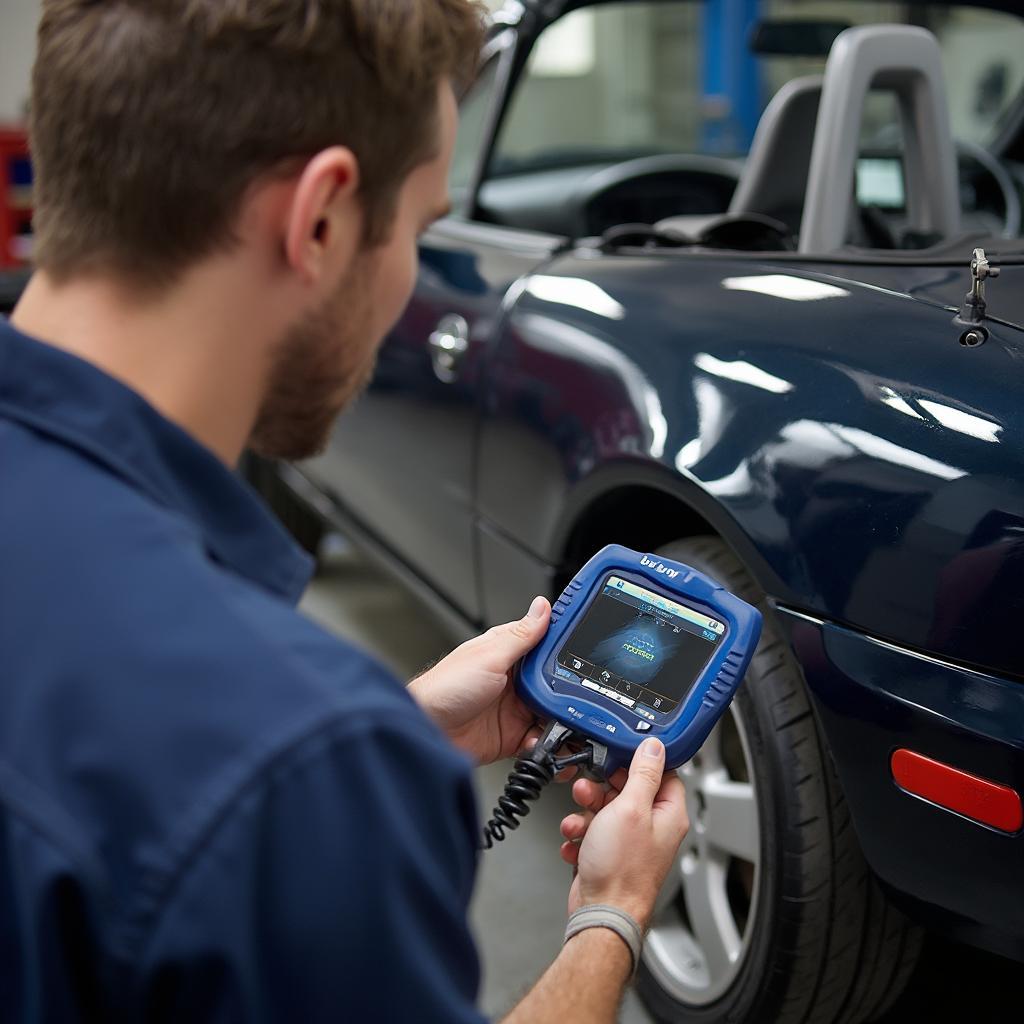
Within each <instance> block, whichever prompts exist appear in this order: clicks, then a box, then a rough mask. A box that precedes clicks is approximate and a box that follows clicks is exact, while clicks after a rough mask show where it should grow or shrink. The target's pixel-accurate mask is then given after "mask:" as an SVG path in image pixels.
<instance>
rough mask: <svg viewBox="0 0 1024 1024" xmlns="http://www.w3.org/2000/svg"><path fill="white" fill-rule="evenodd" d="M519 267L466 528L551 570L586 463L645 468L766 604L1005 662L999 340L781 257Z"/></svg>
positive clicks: (591, 260)
mask: <svg viewBox="0 0 1024 1024" xmlns="http://www.w3.org/2000/svg"><path fill="white" fill-rule="evenodd" d="M1014 269H1016V268H1014ZM947 273H948V274H950V275H954V274H955V273H956V272H955V271H954V270H952V269H951V270H949V271H947ZM899 274H900V271H899V270H894V271H893V273H892V277H893V278H894V282H893V283H894V284H895V283H896V279H898V277H899ZM538 277H539V283H538V281H537V280H531V281H527V282H525V283H522V284H521V285H520V286H519V289H518V290H519V297H518V299H517V301H516V302H515V304H514V306H512V308H511V310H510V312H509V315H508V318H507V321H506V324H505V330H504V333H503V337H502V339H501V341H500V343H499V344H498V346H497V348H496V350H495V353H494V362H493V364H492V366H491V370H490V372H489V374H488V377H487V381H486V383H485V386H486V394H485V398H484V407H485V408H486V410H487V415H486V417H485V419H484V422H483V424H482V427H481V441H480V457H479V466H478V478H479V482H478V501H479V512H480V515H481V517H482V519H483V520H484V521H485V522H487V523H489V524H493V526H494V527H495V528H497V529H498V530H500V531H501V532H502V533H503V534H506V535H507V536H509V537H510V538H512V539H513V540H515V541H516V542H518V544H520V545H521V546H522V547H523V548H525V549H526V550H527V551H530V552H533V553H534V554H535V555H536V556H538V557H539V558H541V559H542V560H543V561H545V562H548V563H549V564H557V562H558V560H559V558H560V557H561V555H562V552H561V550H560V545H562V544H564V541H565V536H566V531H567V530H568V529H570V528H571V521H572V517H573V515H574V514H576V513H575V510H577V509H578V508H579V505H580V502H579V501H578V500H576V499H575V497H574V493H575V492H576V491H577V490H578V489H579V488H583V487H586V485H587V480H588V477H589V476H590V475H591V474H592V473H594V472H596V471H597V470H598V469H599V468H603V467H607V466H609V465H610V464H615V465H616V466H617V468H618V476H619V479H620V486H622V485H625V483H626V482H627V481H629V480H630V479H631V473H630V469H631V467H639V466H640V465H643V464H650V463H654V464H657V465H658V466H659V467H660V469H661V470H662V471H663V472H664V473H665V475H666V476H667V477H674V478H675V484H674V491H675V492H676V493H677V494H678V495H679V496H680V498H681V499H682V500H683V501H687V502H695V503H696V504H697V506H698V509H699V510H700V511H701V512H702V514H704V515H705V517H706V518H708V517H710V520H711V522H712V525H713V526H714V527H715V528H716V529H717V530H718V531H719V532H721V533H722V535H723V536H724V537H725V538H726V539H727V540H730V541H734V540H735V538H736V537H737V535H742V537H743V538H745V543H744V544H739V545H735V546H737V547H738V548H745V549H746V550H740V554H741V555H743V556H744V557H745V560H746V561H747V563H748V565H749V566H750V568H751V569H752V571H754V572H755V574H756V575H757V577H758V579H759V582H760V583H761V585H762V586H763V587H764V589H765V590H766V592H767V593H769V594H771V595H773V596H774V597H776V598H777V599H779V600H782V601H784V602H786V603H789V604H792V605H794V606H796V607H801V608H804V609H806V610H808V611H812V612H814V613H816V614H820V615H821V616H823V617H825V618H829V619H832V620H835V621H839V622H844V623H848V624H851V625H853V626H855V627H858V628H860V629H863V630H864V631H865V632H869V633H871V634H873V635H876V636H879V637H882V638H886V639H889V640H892V641H893V642H896V643H899V644H903V645H905V646H908V647H911V648H919V649H922V650H928V651H931V652H932V653H934V654H936V655H939V656H942V657H948V658H951V659H953V660H959V661H963V662H967V663H970V664H975V665H978V666H982V667H987V668H989V669H992V670H995V671H1000V672H1004V673H1009V674H1018V672H1019V670H1020V658H1019V655H1018V654H1017V653H1016V650H1015V646H1016V637H1015V636H1014V632H1013V629H1012V626H1011V624H1012V623H1013V622H1014V621H1016V619H1017V618H1018V616H1020V614H1021V613H1022V612H1024V594H1022V593H1021V591H1020V588H1019V587H1018V586H1017V584H1016V580H1015V578H1014V577H1015V573H1014V572H1013V567H1014V564H1015V562H1016V560H1017V559H1018V558H1019V557H1021V556H1024V548H1022V547H1021V541H1022V538H1024V534H1022V530H1024V487H1022V486H1021V483H1020V482H1019V481H1020V480H1021V468H1022V467H1021V459H1020V455H1019V453H1020V452H1021V451H1022V450H1024V436H1022V434H1024V418H1022V417H1021V415H1020V412H1019V403H1018V402H1017V399H1016V396H1015V393H1014V390H1013V389H1008V388H1007V387H1006V386H1005V382H1006V380H1007V379H1013V377H1014V376H1015V375H1016V374H1018V373H1019V372H1020V371H1021V369H1022V368H1024V364H1022V359H1024V337H1022V336H1021V335H1020V333H1019V332H1018V331H1016V330H1014V329H1012V328H1006V327H1003V326H1000V325H993V326H992V328H991V336H990V338H989V341H988V342H987V343H986V344H985V345H982V346H980V347H979V348H975V349H968V348H965V347H964V346H962V345H960V344H959V342H958V334H959V332H958V331H957V330H956V328H955V327H954V326H953V325H952V323H951V319H952V318H951V314H950V312H949V311H948V310H947V309H945V308H943V307H942V306H939V305H935V304H932V303H928V302H920V301H914V300H912V299H909V298H908V297H907V296H905V295H902V294H900V293H899V292H897V291H895V290H885V289H882V288H880V287H878V286H877V285H871V286H865V285H863V284H860V283H858V282H856V281H851V280H849V279H840V278H837V277H835V276H834V275H831V274H830V275H828V276H827V277H826V276H823V275H816V274H813V273H811V272H810V271H809V270H808V269H807V268H806V267H803V266H801V267H794V266H787V265H785V264H783V263H781V262H780V263H775V264H767V263H753V262H748V261H742V260H735V261H731V260H715V261H705V260H701V259H699V258H693V259H680V258H658V257H643V256H635V255H634V256H595V255H594V254H588V253H585V252H573V253H566V254H563V255H561V256H559V257H558V258H557V259H556V260H555V261H554V262H553V263H552V264H551V265H549V266H548V267H546V268H545V269H544V272H543V274H542V275H538ZM1013 282H1014V276H1013V275H1011V274H1010V273H1007V278H1006V279H1004V280H1003V281H1001V282H1000V284H1005V291H1006V293H1007V295H1008V296H1009V295H1010V294H1011V293H1012V290H1013ZM960 285H962V286H963V288H964V290H966V286H967V285H966V278H964V279H963V280H961V281H960V282H958V283H957V284H956V285H954V286H955V287H960ZM560 289H561V291H560ZM751 289H755V290H751ZM757 289H760V290H757ZM809 296H810V297H809ZM1007 307H1008V308H1011V309H1012V304H1010V303H1009V302H1008V303H1007ZM726 311H727V312H726ZM636 479H637V480H640V479H641V476H640V474H639V473H638V474H637V475H636ZM697 495H700V500H699V501H697ZM751 548H752V549H753V552H752V551H751V550H750V549H751ZM484 572H485V575H486V572H487V570H486V567H485V569H484ZM965 575H969V576H970V577H971V579H972V581H973V582H972V585H971V587H965V586H964V576H965Z"/></svg>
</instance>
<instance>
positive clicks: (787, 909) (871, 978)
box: [637, 537, 921, 1024]
mask: <svg viewBox="0 0 1024 1024" xmlns="http://www.w3.org/2000/svg"><path fill="white" fill-rule="evenodd" d="M660 553H661V554H665V555H669V556H670V557H672V558H673V559H676V560H677V561H680V562H684V563H686V564H687V565H691V566H693V567H694V568H696V569H699V570H700V571H701V572H705V573H707V574H708V575H709V576H711V577H712V578H714V579H716V580H718V581H719V582H720V583H721V584H722V585H723V586H725V587H727V588H728V589H729V590H731V591H733V592H734V593H736V594H739V595H740V596H741V597H743V598H744V599H745V600H746V601H749V602H750V603H751V604H755V605H757V606H758V607H760V609H761V611H762V613H763V614H764V616H765V621H764V630H763V633H762V638H761V643H760V645H759V647H758V650H757V653H756V654H755V656H754V659H753V661H752V662H751V665H750V668H749V669H748V671H747V676H746V681H745V682H744V684H743V685H742V686H741V687H740V689H739V691H738V693H737V695H736V698H735V699H734V701H733V703H732V706H731V708H730V710H729V711H728V712H727V713H726V715H725V716H723V718H722V720H721V722H720V723H719V724H718V726H717V727H716V728H715V730H714V731H713V732H712V734H711V736H709V738H708V741H707V743H705V745H704V747H703V748H702V749H701V751H700V752H699V753H698V754H697V756H695V757H694V758H693V760H692V761H690V762H689V763H688V764H687V765H684V766H683V767H682V768H681V769H680V775H681V776H682V778H683V781H684V782H685V783H686V785H687V804H688V811H689V817H690V822H691V827H690V834H689V835H688V836H687V838H686V840H685V841H684V843H683V846H682V848H681V849H680V856H679V860H678V863H677V865H676V867H675V870H674V871H673V872H672V873H671V874H670V876H669V878H668V879H667V880H666V884H665V887H664V888H663V890H662V893H661V896H660V899H659V904H658V907H657V910H656V912H655V916H654V919H653V923H652V926H651V931H650V934H649V936H648V939H647V943H646V945H645V947H644V956H643V961H642V963H641V965H640V970H639V972H638V975H637V990H638V992H639V994H640V996H641V998H642V999H643V1000H644V1002H645V1003H646V1004H647V1007H648V1009H649V1010H650V1011H651V1013H652V1014H653V1015H654V1017H655V1019H656V1020H658V1021H659V1022H663V1024H669V1022H673V1024H674V1022H680V1021H687V1022H691V1021H693V1022H706V1024H717V1022H722V1024H725V1022H729V1024H744V1022H750V1024H754V1022H762V1021H769V1020H770V1021H773V1022H778V1024H789V1022H792V1024H797V1022H813V1024H819V1022H820V1024H831V1022H837V1024H859V1022H862V1021H870V1020H872V1019H874V1018H875V1017H877V1016H879V1015H880V1014H881V1013H883V1012H884V1011H885V1010H886V1009H887V1008H888V1007H889V1006H890V1005H891V1003H892V1002H893V1001H895V999H896V998H897V997H898V996H899V994H900V992H901V991H902V990H903V988H904V986H905V985H906V982H907V979H908V978H909V976H910V973H911V971H912V969H913V967H914V964H915V962H916V961H917V958H918V955H919V952H920V946H921V933H920V931H919V929H917V928H916V927H915V926H914V925H912V924H910V922H909V921H907V919H906V918H904V917H903V916H902V915H901V914H900V913H899V912H898V911H896V910H895V909H894V908H893V907H892V906H890V905H889V903H888V901H887V900H886V899H885V897H884V896H883V894H882V892H881V890H880V889H879V887H878V885H877V884H876V882H875V881H874V879H873V878H872V877H871V875H870V873H869V871H868V868H867V865H866V864H865V862H864V858H863V856H862V854H861V852H860V848H859V846H858V845H857V839H856V836H855V834H854V831H853V827H852V824H851V821H850V816H849V811H848V809H847V806H846V801H845V800H844V798H843V795H842V792H841V791H840V789H839V784H838V780H837V778H836V776H835V772H834V769H833V766H832V763H831V759H830V756H829V753H828V751H827V748H826V746H825V742H824V739H823V737H822V736H821V734H820V733H819V730H818V726H817V723H816V721H815V718H814V715H813V712H812V709H811V706H810V700H809V697H808V694H807V690H806V688H805V686H804V683H803V680H802V678H801V676H800V671H799V668H798V666H797V665H796V663H795V661H794V660H793V657H792V655H791V654H790V651H789V648H788V645H787V644H786V642H785V641H784V639H783V638H782V636H781V634H780V633H779V631H778V629H777V628H776V626H775V624H774V622H773V620H772V617H771V614H770V612H769V611H768V609H767V608H766V604H765V600H764V595H763V594H761V593H760V592H759V591H758V589H757V587H756V585H755V584H754V582H753V580H752V579H751V577H750V576H749V574H748V573H747V572H746V570H745V569H744V568H743V566H742V565H741V564H740V563H739V561H738V560H737V559H736V558H735V556H734V555H733V554H732V553H731V551H730V550H729V549H728V548H727V547H726V545H725V544H724V543H723V542H722V541H720V540H719V539H718V538H714V537H701V538H695V539H692V540H687V541H680V542H678V543H675V544H672V545H669V546H667V547H665V548H663V549H662V550H661V552H660Z"/></svg>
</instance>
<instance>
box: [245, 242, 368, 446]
mask: <svg viewBox="0 0 1024 1024" xmlns="http://www.w3.org/2000/svg"><path fill="white" fill-rule="evenodd" d="M368 263H369V260H368V259H366V258H365V257H364V262H363V265H362V266H357V267H356V268H355V269H354V270H353V271H352V273H351V274H350V275H349V277H348V278H347V279H346V280H345V281H344V283H343V284H342V286H341V287H340V288H339V290H338V293H337V294H336V295H335V296H333V297H331V298H330V299H328V300H326V301H325V302H324V304H323V305H322V306H321V307H320V308H319V309H317V310H314V311H313V312H311V313H308V314H306V316H305V317H304V318H303V319H302V321H301V322H300V323H298V324H296V325H295V326H294V327H292V328H290V330H289V331H288V333H287V334H286V335H285V336H284V338H283V339H282V340H281V342H280V344H279V345H278V348H277V352H276V354H275V356H274V362H273V367H272V369H271V372H270V376H269V378H268V386H267V392H266V395H265V396H264V398H263V404H262V405H261V407H260V411H259V414H258V415H257V417H256V424H255V426H254V427H253V430H252V434H251V435H250V438H249V447H250V449H251V450H252V451H254V452H255V453H256V454H257V455H262V456H264V457H265V458H268V459H284V460H287V461H296V460H299V459H308V458H310V457H312V456H314V455H319V454H320V453H321V452H323V451H324V449H325V448H326V447H327V442H328V441H329V440H330V436H331V431H332V429H333V427H334V423H335V421H336V420H337V418H338V416H339V415H340V413H341V411H342V410H343V409H344V408H345V406H347V405H348V404H349V403H350V402H352V401H353V400H354V399H355V398H356V397H357V396H358V395H359V394H361V393H362V392H363V391H364V390H365V388H366V386H367V385H368V384H369V382H370V379H371V378H372V376H373V371H374V367H375V364H376V352H377V339H368V338H367V337H366V333H367V331H368V330H369V329H370V328H369V322H370V316H369V309H368V296H367V288H368V284H369V280H368V278H369V274H368V273H367V271H368V267H367V266H366V264H368Z"/></svg>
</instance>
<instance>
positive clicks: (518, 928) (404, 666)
mask: <svg viewBox="0 0 1024 1024" xmlns="http://www.w3.org/2000/svg"><path fill="white" fill-rule="evenodd" d="M332 540H336V538H332ZM303 608H304V609H305V611H306V612H307V614H309V615H310V616H311V617H312V618H314V619H316V620H317V621H319V622H321V623H322V624H323V625H324V626H326V627H327V628H328V629H330V630H332V631H334V632H336V633H339V634H341V635H343V636H345V637H347V638H348V639H349V640H351V641H352V642H354V643H356V644H358V645H359V646H360V647H362V648H364V649H365V650H368V651H370V652H372V653H373V654H375V655H377V657H379V658H380V659H381V660H382V661H384V662H385V663H386V664H387V665H389V666H390V667H391V669H392V670H393V671H394V672H395V673H396V674H397V675H398V676H399V678H402V679H408V678H410V677H411V676H413V675H415V674H416V673H417V672H419V671H420V670H421V669H423V668H424V667H425V666H426V665H428V664H430V663H431V662H433V661H435V660H437V658H439V657H441V656H442V655H444V654H445V653H447V651H448V650H450V649H451V647H452V643H453V642H452V640H451V639H450V637H449V636H448V635H447V634H446V632H445V630H444V628H443V627H442V626H441V624H440V623H439V622H437V621H436V620H435V619H433V618H432V617H431V616H430V615H429V614H428V613H427V612H426V611H425V610H424V609H423V607H422V606H421V605H420V604H418V603H417V602H416V601H414V600H413V599H412V598H411V597H409V596H408V595H407V594H406V593H405V592H404V591H402V590H401V589H400V588H399V587H398V586H397V585H395V584H394V583H392V582H391V581H390V580H389V579H382V578H380V577H379V576H378V575H377V574H375V573H374V572H372V571H371V570H370V569H369V568H368V567H367V565H366V564H365V562H364V561H363V560H362V559H361V558H360V557H358V556H357V555H356V554H355V553H353V552H352V551H351V549H347V548H346V547H345V546H344V545H343V544H341V543H340V542H339V543H337V544H336V545H335V546H334V547H332V548H330V549H329V553H328V557H327V558H326V559H325V567H324V569H323V570H322V571H321V573H320V574H319V575H318V577H317V579H316V580H315V581H314V582H313V585H312V586H311V587H310V590H309V592H308V594H307V595H306V598H305V600H304V602H303ZM524 611H525V609H524ZM507 771H508V765H507V764H503V765H494V766H491V767H490V768H485V769H481V770H480V771H479V772H478V777H477V794H478V799H479V802H480V811H481V815H483V814H484V813H487V812H489V811H490V809H491V807H492V806H493V804H494V799H495V797H496V796H497V795H498V794H499V793H500V792H501V789H502V787H503V785H504V782H505V777H506V774H507ZM570 805H571V801H570V800H569V797H568V793H567V792H565V790H564V789H557V788H554V787H553V788H552V789H551V790H549V791H548V792H547V793H545V795H544V797H543V798H542V799H541V800H540V801H539V802H538V804H537V805H536V808H535V809H534V810H533V812H532V813H531V815H530V816H529V817H528V818H527V819H526V821H525V822H524V824H523V825H522V827H521V828H520V829H519V830H518V831H517V832H516V833H515V835H514V836H512V837H511V838H509V839H508V840H507V841H506V842H505V843H504V844H503V845H501V846H498V847H496V848H495V849H494V850H492V851H490V852H489V853H488V854H487V855H486V856H484V857H483V858H482V860H481V871H480V875H479V878H478V885H477V892H476V898H475V901H474V907H473V924H474V929H475V931H476V935H477V940H478V943H479V946H480V951H481V956H482V959H483V967H484V982H483V992H482V1006H483V1009H484V1011H485V1012H486V1013H487V1014H488V1015H490V1016H491V1017H494V1018H500V1016H501V1015H502V1014H503V1013H505V1012H506V1011H507V1010H509V1009H510V1008H511V1007H512V1006H513V1005H515V1003H516V1002H517V1000H518V999H519V997H520V996H521V995H522V994H523V993H524V992H525V991H526V990H527V989H528V988H529V987H530V985H531V984H532V983H533V982H534V981H535V980H536V978H537V977H538V975H540V974H541V973H542V972H543V970H544V968H545V967H546V966H547V965H548V964H549V963H550V962H551V960H552V959H553V958H554V956H555V955H556V953H557V952H558V949H559V946H560V944H561V935H562V930H563V928H564V923H565V899H566V893H567V890H568V886H569V869H568V868H567V867H566V866H565V865H564V864H563V863H562V862H561V860H560V859H559V857H558V844H559V835H558V823H559V821H560V820H561V818H562V816H563V815H564V814H565V813H566V810H567V808H568V807H569V806H570ZM928 954H929V956H928V962H927V963H926V964H924V965H923V966H922V969H920V970H919V971H918V972H917V975H916V976H915V978H914V979H913V980H912V982H911V985H910V987H909V989H908V991H907V993H906V995H905V996H904V998H903V999H901V1000H900V1002H899V1003H898V1004H897V1006H896V1007H894V1008H893V1010H892V1011H891V1012H890V1013H889V1014H887V1015H886V1017H885V1018H884V1019H883V1021H884V1022H893V1024H895V1022H896V1021H900V1022H901V1024H903V1022H905V1021H907V1020H915V1019H927V1020H928V1021H929V1022H930V1024H943V1022H947V1021H948V1022H954V1021H956V1022H961V1021H967V1020H969V1021H971V1024H984V1022H988V1021H992V1022H995V1021H1000V1022H1005V1021H1007V1020H1020V1019H1021V1017H1020V1006H1019V993H1020V991H1021V988H1022V984H1024V966H1021V965H1019V964H1011V963H1010V962H1009V961H1004V960H1001V959H999V958H994V957H987V956H985V955H984V954H980V953H978V952H977V951H975V950H973V949H967V948H964V947H960V946H954V945H952V944H946V943H938V942H934V941H933V942H931V944H930V948H929V950H928ZM1011 1007H1012V1009H1011ZM619 1020H620V1021H621V1022H622V1024H649V1022H651V1021H652V1019H651V1018H650V1017H649V1016H648V1015H647V1014H646V1013H645V1012H644V1009H643V1007H642V1006H641V1005H640V1003H639V1001H638V1000H637V998H636V996H634V995H633V994H632V992H630V993H627V996H626V1000H625V1002H624V1004H623V1007H622V1012H621V1015H620V1017H619ZM765 1024H768V1022H765ZM880 1024H882V1022H880Z"/></svg>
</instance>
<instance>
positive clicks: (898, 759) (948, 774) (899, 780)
mask: <svg viewBox="0 0 1024 1024" xmlns="http://www.w3.org/2000/svg"><path fill="white" fill-rule="evenodd" d="M892 777H893V778H894V779H895V780H896V784H897V785H898V786H900V787H901V788H903V789H905V790H906V791H907V792H908V793H914V794H915V795H916V796H922V797H924V798H925V800H930V801H931V802H932V803H933V804H938V805H939V806H940V807H948V808H949V810H951V811H956V812H957V813H958V814H963V815H965V816H966V817H968V818H973V819H974V820H975V821H980V822H982V824H985V825H991V826H992V827H993V828H998V829H1001V830H1002V831H1003V832H1017V831H1019V830H1020V827H1021V825H1024V809H1022V808H1021V802H1020V797H1019V796H1018V795H1017V792H1016V790H1013V789H1010V787H1009V786H1000V785H999V784H998V783H995V782H989V781H988V779H981V778H978V776H977V775H970V774H968V773H967V772H962V771H960V770H959V769H958V768H951V767H950V766H949V765H948V764H943V763H942V762H941V761H933V760H932V759H931V758H930V757H925V756H924V755H923V754H915V753H914V752H913V751H912V750H897V751H896V753H894V754H893V755H892Z"/></svg>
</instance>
